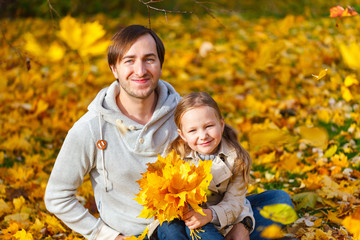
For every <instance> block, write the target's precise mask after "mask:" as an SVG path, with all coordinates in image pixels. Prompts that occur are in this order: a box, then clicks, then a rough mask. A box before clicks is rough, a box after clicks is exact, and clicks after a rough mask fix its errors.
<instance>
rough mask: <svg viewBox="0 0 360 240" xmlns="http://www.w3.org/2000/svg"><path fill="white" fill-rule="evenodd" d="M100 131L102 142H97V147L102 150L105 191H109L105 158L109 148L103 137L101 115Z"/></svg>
mask: <svg viewBox="0 0 360 240" xmlns="http://www.w3.org/2000/svg"><path fill="white" fill-rule="evenodd" d="M99 129H100V140H99V141H98V142H97V144H96V145H97V147H98V148H99V149H100V150H101V163H102V168H103V175H104V183H105V191H106V192H107V191H108V187H107V186H108V181H107V171H106V169H105V158H104V149H105V148H106V147H107V143H106V141H105V140H104V139H103V136H102V125H101V114H100V115H99Z"/></svg>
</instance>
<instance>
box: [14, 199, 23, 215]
mask: <svg viewBox="0 0 360 240" xmlns="http://www.w3.org/2000/svg"><path fill="white" fill-rule="evenodd" d="M13 204H14V207H15V210H16V211H20V209H21V207H22V206H23V205H24V204H25V198H24V197H23V196H20V197H19V198H14V199H13Z"/></svg>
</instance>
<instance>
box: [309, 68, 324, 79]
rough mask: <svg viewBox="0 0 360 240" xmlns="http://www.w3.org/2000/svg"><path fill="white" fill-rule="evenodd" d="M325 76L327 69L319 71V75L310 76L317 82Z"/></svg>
mask: <svg viewBox="0 0 360 240" xmlns="http://www.w3.org/2000/svg"><path fill="white" fill-rule="evenodd" d="M326 75H327V69H323V70H321V71H320V73H319V75H314V74H313V75H312V76H313V77H314V78H316V79H317V80H320V79H323V78H324V77H325V76H326Z"/></svg>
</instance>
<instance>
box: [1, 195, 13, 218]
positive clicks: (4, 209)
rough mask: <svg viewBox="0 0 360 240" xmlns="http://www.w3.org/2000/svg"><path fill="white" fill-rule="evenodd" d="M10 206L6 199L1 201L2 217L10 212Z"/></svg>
mask: <svg viewBox="0 0 360 240" xmlns="http://www.w3.org/2000/svg"><path fill="white" fill-rule="evenodd" d="M10 211H11V210H10V207H9V205H8V204H7V203H6V202H5V201H4V199H0V216H2V215H3V214H5V213H8V212H10Z"/></svg>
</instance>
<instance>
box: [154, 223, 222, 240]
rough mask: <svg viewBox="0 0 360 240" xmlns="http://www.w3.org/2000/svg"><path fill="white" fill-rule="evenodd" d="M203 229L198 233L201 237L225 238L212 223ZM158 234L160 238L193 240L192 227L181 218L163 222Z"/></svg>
mask: <svg viewBox="0 0 360 240" xmlns="http://www.w3.org/2000/svg"><path fill="white" fill-rule="evenodd" d="M201 229H202V230H204V231H203V232H198V233H197V235H198V236H199V237H201V239H204V240H205V239H206V240H224V239H225V238H224V237H223V235H221V233H219V231H218V230H217V229H216V228H215V227H214V225H213V224H212V223H208V224H206V225H204V226H202V227H201ZM157 236H158V239H159V240H166V239H168V240H189V239H190V240H191V236H190V229H189V228H188V227H187V226H186V225H185V223H184V221H182V220H179V219H174V220H173V221H171V222H163V223H162V224H161V226H159V227H158V229H157Z"/></svg>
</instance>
